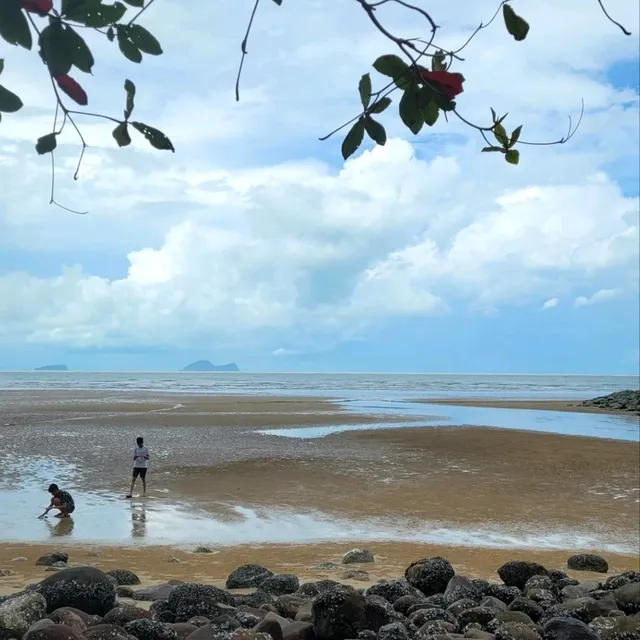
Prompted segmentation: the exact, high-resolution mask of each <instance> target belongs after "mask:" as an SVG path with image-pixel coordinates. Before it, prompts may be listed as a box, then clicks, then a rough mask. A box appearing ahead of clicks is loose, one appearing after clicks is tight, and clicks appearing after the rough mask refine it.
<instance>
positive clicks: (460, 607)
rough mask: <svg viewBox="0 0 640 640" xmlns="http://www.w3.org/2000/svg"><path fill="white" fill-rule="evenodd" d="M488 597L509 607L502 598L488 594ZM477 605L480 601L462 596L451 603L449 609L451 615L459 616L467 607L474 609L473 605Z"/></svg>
mask: <svg viewBox="0 0 640 640" xmlns="http://www.w3.org/2000/svg"><path fill="white" fill-rule="evenodd" d="M487 598H491V600H492V601H493V600H496V602H501V603H502V607H504V608H506V607H507V605H506V604H505V603H504V602H502V600H498V599H497V598H494V597H493V596H487ZM476 606H478V602H477V601H476V600H470V599H469V598H462V599H461V600H456V602H454V603H452V604H450V605H449V606H448V607H447V611H448V612H449V613H450V614H451V615H453V616H455V617H456V618H457V617H458V616H459V615H460V614H461V613H462V612H463V611H466V610H467V609H473V607H476ZM481 606H482V605H481Z"/></svg>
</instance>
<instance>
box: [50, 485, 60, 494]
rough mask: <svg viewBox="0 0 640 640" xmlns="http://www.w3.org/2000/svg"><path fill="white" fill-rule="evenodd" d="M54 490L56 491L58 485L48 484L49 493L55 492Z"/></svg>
mask: <svg viewBox="0 0 640 640" xmlns="http://www.w3.org/2000/svg"><path fill="white" fill-rule="evenodd" d="M56 491H58V485H57V484H50V485H49V493H55V492H56Z"/></svg>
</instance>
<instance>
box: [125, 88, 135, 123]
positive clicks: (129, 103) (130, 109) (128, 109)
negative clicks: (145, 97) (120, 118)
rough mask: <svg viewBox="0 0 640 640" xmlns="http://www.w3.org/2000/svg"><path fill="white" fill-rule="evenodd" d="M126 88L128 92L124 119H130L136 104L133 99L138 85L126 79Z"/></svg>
mask: <svg viewBox="0 0 640 640" xmlns="http://www.w3.org/2000/svg"><path fill="white" fill-rule="evenodd" d="M124 90H125V91H126V92H127V105H126V107H125V108H124V119H125V120H128V119H129V118H130V117H131V113H132V112H133V107H134V106H135V105H134V102H133V99H134V98H135V97H136V85H135V84H133V82H131V80H125V81H124Z"/></svg>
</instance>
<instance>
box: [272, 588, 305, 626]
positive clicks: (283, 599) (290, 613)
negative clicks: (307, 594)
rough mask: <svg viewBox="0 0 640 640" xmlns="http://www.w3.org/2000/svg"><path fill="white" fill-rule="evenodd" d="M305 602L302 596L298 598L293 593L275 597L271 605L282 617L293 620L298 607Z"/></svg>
mask: <svg viewBox="0 0 640 640" xmlns="http://www.w3.org/2000/svg"><path fill="white" fill-rule="evenodd" d="M305 602H306V600H305V599H304V598H300V597H299V596H296V595H293V594H285V595H282V596H280V597H279V598H276V601H275V602H274V603H273V606H274V607H275V608H276V609H277V610H278V613H279V614H280V615H281V616H282V617H283V618H289V619H291V620H293V619H294V618H295V617H296V615H297V613H298V611H299V610H300V607H301V606H302V605H303V604H304V603H305Z"/></svg>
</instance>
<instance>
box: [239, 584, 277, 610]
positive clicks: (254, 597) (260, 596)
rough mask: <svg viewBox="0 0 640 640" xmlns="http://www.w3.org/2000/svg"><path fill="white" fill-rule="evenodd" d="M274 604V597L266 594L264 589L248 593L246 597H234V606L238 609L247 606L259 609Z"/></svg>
mask: <svg viewBox="0 0 640 640" xmlns="http://www.w3.org/2000/svg"><path fill="white" fill-rule="evenodd" d="M272 602H273V597H272V596H270V595H269V594H268V593H265V592H264V591H263V590H262V589H257V590H256V591H254V592H253V593H247V594H244V595H240V594H236V595H234V596H233V604H234V606H236V607H239V606H241V605H246V606H248V607H254V608H255V609H259V608H260V607H263V606H266V605H270V604H272Z"/></svg>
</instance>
